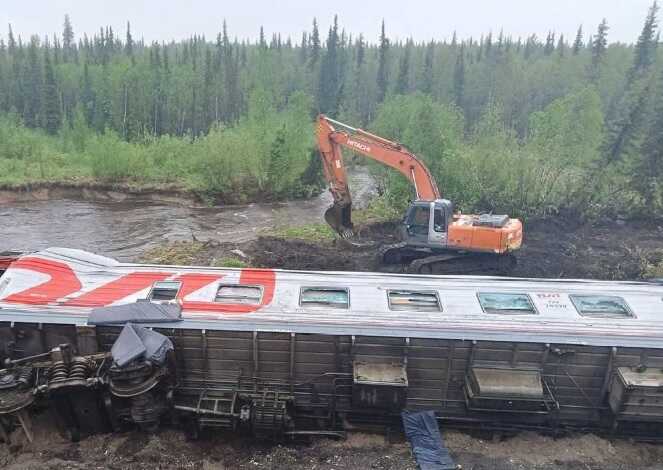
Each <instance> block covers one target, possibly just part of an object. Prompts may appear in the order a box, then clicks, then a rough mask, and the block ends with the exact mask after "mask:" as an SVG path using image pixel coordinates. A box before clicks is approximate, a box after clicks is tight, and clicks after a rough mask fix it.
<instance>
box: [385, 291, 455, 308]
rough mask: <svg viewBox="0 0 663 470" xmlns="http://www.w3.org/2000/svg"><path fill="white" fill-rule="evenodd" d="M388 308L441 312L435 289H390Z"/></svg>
mask: <svg viewBox="0 0 663 470" xmlns="http://www.w3.org/2000/svg"><path fill="white" fill-rule="evenodd" d="M387 295H388V297H389V308H390V309H391V310H397V311H401V310H409V311H412V310H414V311H418V312H441V311H442V307H441V306H440V299H439V298H438V297H437V292H435V291H413V290H390V291H389V292H388V293H387Z"/></svg>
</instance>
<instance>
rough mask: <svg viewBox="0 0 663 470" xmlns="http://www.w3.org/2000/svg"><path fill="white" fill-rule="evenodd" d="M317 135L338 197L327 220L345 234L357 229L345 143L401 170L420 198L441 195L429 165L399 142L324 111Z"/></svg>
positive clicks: (331, 190)
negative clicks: (344, 154)
mask: <svg viewBox="0 0 663 470" xmlns="http://www.w3.org/2000/svg"><path fill="white" fill-rule="evenodd" d="M334 126H336V127H334ZM317 137H318V148H319V149H320V156H321V158H322V167H323V170H324V174H325V178H326V179H327V181H328V182H329V190H330V192H331V193H332V196H333V198H334V203H333V205H332V206H331V207H330V208H329V209H328V210H327V212H326V213H325V220H326V221H327V223H328V224H329V225H330V226H331V227H332V228H333V229H334V230H336V231H337V232H338V233H339V234H341V235H342V236H349V235H351V234H352V230H353V226H352V197H351V195H350V189H349V188H348V177H347V174H346V171H345V164H344V162H343V153H342V151H341V150H342V147H345V148H347V149H350V150H352V151H353V152H355V153H357V154H359V155H363V156H365V157H368V158H370V159H372V160H375V161H377V162H380V163H382V164H384V165H387V166H389V167H391V168H394V169H395V170H397V171H399V172H400V173H401V174H402V175H403V176H405V177H406V178H407V179H408V180H409V181H410V182H411V183H412V184H413V186H414V189H415V191H416V195H417V199H418V200H424V201H433V200H436V199H440V191H439V190H438V189H437V184H436V183H435V179H434V178H433V175H432V174H431V173H430V171H429V170H428V168H427V167H426V165H424V163H423V162H422V161H421V160H419V159H418V158H417V157H416V156H415V155H413V154H412V153H411V152H410V151H408V150H407V149H406V148H405V147H403V146H402V145H400V144H399V143H396V142H392V141H390V140H387V139H383V138H382V137H379V136H376V135H374V134H371V133H370V132H366V131H364V130H361V129H356V128H354V127H351V126H348V125H346V124H343V123H341V122H338V121H335V120H333V119H330V118H328V117H327V116H325V115H324V114H321V115H319V116H318V125H317Z"/></svg>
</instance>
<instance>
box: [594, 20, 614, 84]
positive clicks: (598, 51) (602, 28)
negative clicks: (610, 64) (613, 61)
mask: <svg viewBox="0 0 663 470" xmlns="http://www.w3.org/2000/svg"><path fill="white" fill-rule="evenodd" d="M609 29H610V28H609V27H608V21H607V20H606V19H605V18H604V19H603V21H601V23H600V24H599V28H598V31H597V32H596V36H594V40H593V41H592V65H591V69H590V73H589V76H590V79H591V80H592V82H594V83H597V82H598V80H599V78H601V67H602V65H603V61H604V60H605V54H606V51H607V50H608V30H609Z"/></svg>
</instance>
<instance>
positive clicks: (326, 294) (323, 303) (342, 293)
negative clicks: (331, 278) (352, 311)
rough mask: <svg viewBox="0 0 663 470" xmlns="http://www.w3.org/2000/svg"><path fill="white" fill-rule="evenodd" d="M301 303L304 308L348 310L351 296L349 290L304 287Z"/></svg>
mask: <svg viewBox="0 0 663 470" xmlns="http://www.w3.org/2000/svg"><path fill="white" fill-rule="evenodd" d="M299 303H300V305H301V306H302V307H315V306H318V307H332V308H348V307H349V306H350V294H349V293H348V290H347V289H343V288H337V287H303V288H302V290H301V293H300V297H299Z"/></svg>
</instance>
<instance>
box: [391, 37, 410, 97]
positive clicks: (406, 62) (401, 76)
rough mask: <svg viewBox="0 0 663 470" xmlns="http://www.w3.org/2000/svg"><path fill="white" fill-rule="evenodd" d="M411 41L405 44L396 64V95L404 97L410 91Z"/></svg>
mask: <svg viewBox="0 0 663 470" xmlns="http://www.w3.org/2000/svg"><path fill="white" fill-rule="evenodd" d="M412 47H413V41H412V39H409V40H407V41H406V42H405V47H404V48H403V54H402V56H401V60H400V62H399V64H398V78H397V79H396V90H395V91H396V94H398V95H404V94H406V93H407V92H408V91H409V89H410V56H411V55H412Z"/></svg>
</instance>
